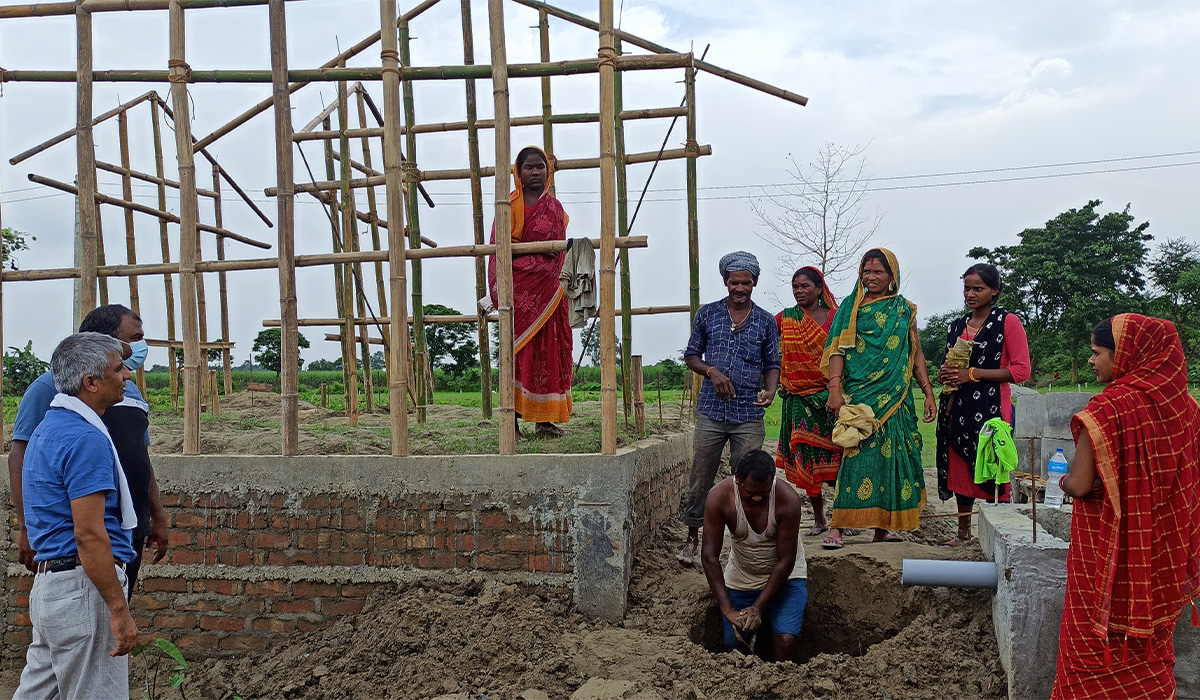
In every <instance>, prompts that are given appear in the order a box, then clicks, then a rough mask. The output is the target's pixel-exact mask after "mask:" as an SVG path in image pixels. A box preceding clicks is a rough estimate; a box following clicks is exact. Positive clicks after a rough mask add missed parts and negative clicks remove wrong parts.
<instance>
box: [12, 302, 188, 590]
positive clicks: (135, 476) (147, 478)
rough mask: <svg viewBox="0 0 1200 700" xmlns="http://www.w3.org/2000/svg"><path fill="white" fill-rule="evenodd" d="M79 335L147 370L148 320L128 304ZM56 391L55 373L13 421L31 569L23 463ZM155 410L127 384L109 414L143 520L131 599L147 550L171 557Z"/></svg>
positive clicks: (106, 311)
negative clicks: (115, 347)
mask: <svg viewBox="0 0 1200 700" xmlns="http://www.w3.org/2000/svg"><path fill="white" fill-rule="evenodd" d="M79 331H80V332H81V333H83V332H88V331H93V332H96V333H103V334H105V335H109V336H112V337H114V338H116V339H117V340H119V341H121V342H123V343H126V344H127V345H129V348H130V356H129V357H128V358H126V360H125V366H126V367H127V368H129V370H130V371H131V372H132V371H134V370H136V369H137V368H138V367H141V366H142V363H143V362H145V360H146V353H147V351H148V347H147V345H146V341H145V339H144V334H143V332H142V319H140V318H138V315H137V314H135V313H134V312H133V311H132V310H130V309H129V308H127V307H125V306H122V305H120V304H106V305H104V306H100V307H97V308H96V309H93V310H92V312H91V313H89V314H88V315H87V316H85V317H84V319H83V322H82V323H80V324H79ZM56 393H58V392H57V390H56V389H55V388H54V375H53V372H46V373H44V374H42V376H40V377H38V378H37V379H36V380H35V381H34V382H33V384H31V385H30V386H29V388H28V389H26V390H25V395H24V396H23V397H21V403H20V405H19V406H18V407H17V419H16V421H15V422H14V423H13V437H12V449H11V450H10V451H9V454H8V477H9V483H10V484H11V486H12V496H13V503H14V505H15V506H16V509H17V514H18V520H19V522H18V525H19V526H20V539H19V540H18V548H17V558H18V561H20V562H21V563H22V564H24V565H25V567H26V568H28V569H29V570H30V571H33V562H34V555H35V550H34V549H33V548H31V547H30V545H29V539H28V536H27V534H26V531H25V523H24V521H23V518H21V517H20V513H21V464H22V461H23V459H24V456H25V450H26V445H27V444H28V442H29V438H30V437H31V436H32V435H33V431H34V430H35V429H37V427H38V424H39V423H41V422H42V418H43V417H44V416H45V415H46V411H48V410H49V409H50V402H51V400H53V399H54V395H55V394H56ZM149 411H150V405H149V404H148V403H146V401H145V400H144V399H143V398H142V395H141V393H140V392H139V391H138V388H137V385H136V384H134V383H133V382H126V383H125V396H124V398H123V400H122V401H121V402H120V403H119V404H117V405H116V406H113V407H112V408H110V409H109V410H107V411H105V412H104V416H103V421H104V425H105V427H107V428H108V432H109V436H110V437H111V438H112V440H113V443H114V444H115V445H116V446H117V455H118V456H119V457H120V458H121V468H122V469H123V470H124V471H125V477H126V479H127V480H128V482H129V491H130V493H131V494H132V495H133V507H134V509H135V510H136V511H137V516H138V526H137V529H135V530H134V532H133V550H134V552H135V553H136V554H137V556H135V557H134V558H133V560H132V561H130V562H129V565H128V567H126V571H125V573H126V575H128V577H129V586H128V592H129V594H130V595H132V594H133V587H134V584H136V583H137V578H138V571H139V570H140V569H141V563H142V551H143V548H144V547H145V545H146V543H147V542H148V543H150V544H152V545H154V546H155V552H154V557H153V561H154V562H156V563H157V562H158V561H160V560H161V559H162V558H163V557H164V556H166V553H167V524H166V523H167V518H166V513H165V512H164V511H163V508H162V505H161V503H160V502H159V494H158V483H157V482H156V480H155V478H154V468H153V467H152V466H151V464H150V452H149V450H148V446H149V444H150V432H149V430H148V428H149V425H150V422H149Z"/></svg>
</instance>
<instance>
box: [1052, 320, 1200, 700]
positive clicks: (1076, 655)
mask: <svg viewBox="0 0 1200 700" xmlns="http://www.w3.org/2000/svg"><path fill="white" fill-rule="evenodd" d="M1113 338H1114V339H1115V340H1116V353H1115V354H1114V362H1113V382H1112V383H1111V384H1109V385H1108V386H1107V387H1105V389H1104V391H1103V392H1101V393H1100V394H1097V395H1096V396H1095V397H1093V398H1092V400H1091V402H1090V403H1088V406H1087V408H1086V409H1084V410H1083V411H1082V412H1080V413H1078V414H1076V415H1075V417H1074V419H1073V420H1072V422H1071V429H1072V432H1073V433H1074V434H1075V438H1076V440H1078V439H1079V436H1080V435H1081V434H1082V433H1083V432H1084V431H1087V434H1088V436H1089V437H1090V438H1091V440H1092V444H1093V445H1094V447H1095V454H1096V468H1097V471H1098V473H1099V475H1100V479H1101V480H1102V481H1103V483H1104V495H1103V497H1102V498H1080V499H1076V500H1075V505H1074V514H1073V517H1072V522H1071V548H1070V550H1069V552H1068V554H1067V593H1066V604H1065V607H1064V610H1063V619H1062V630H1061V633H1060V636H1059V642H1058V674H1057V676H1056V677H1055V681H1054V691H1053V693H1052V694H1051V697H1052V698H1056V699H1059V700H1068V699H1073V698H1173V697H1175V675H1174V667H1175V649H1174V645H1173V643H1172V633H1173V631H1174V626H1175V621H1176V620H1177V619H1178V617H1179V614H1180V612H1181V611H1182V610H1183V608H1184V607H1185V606H1187V605H1189V603H1191V601H1192V600H1194V599H1195V598H1196V597H1197V596H1200V406H1197V404H1196V401H1195V399H1193V398H1192V397H1191V396H1190V395H1189V394H1188V391H1187V366H1186V363H1185V361H1184V354H1183V347H1182V345H1181V344H1180V341H1179V335H1178V333H1177V332H1176V330H1175V326H1174V325H1172V324H1171V323H1170V322H1169V321H1164V320H1162V319H1158V318H1152V317H1149V316H1142V315H1139V314H1121V315H1119V316H1115V317H1114V318H1113Z"/></svg>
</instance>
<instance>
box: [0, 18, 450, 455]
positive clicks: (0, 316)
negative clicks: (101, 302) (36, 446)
mask: <svg viewBox="0 0 1200 700" xmlns="http://www.w3.org/2000/svg"><path fill="white" fill-rule="evenodd" d="M466 1H468V0H464V2H466ZM3 195H4V187H3V182H0V202H2V201H3V199H4V198H3ZM3 209H4V206H3V205H2V204H0V230H3V229H4V212H3ZM4 262H5V261H4V260H0V269H3V263H4ZM4 347H5V346H4V280H3V277H2V276H0V352H3V349H4ZM3 366H4V360H3V358H0V370H2V369H3ZM2 375H3V372H2V371H0V435H3V434H4V410H3V406H4V380H3V376H2Z"/></svg>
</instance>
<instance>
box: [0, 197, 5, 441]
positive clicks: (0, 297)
mask: <svg viewBox="0 0 1200 700" xmlns="http://www.w3.org/2000/svg"><path fill="white" fill-rule="evenodd" d="M3 194H4V188H3V187H0V201H3ZM3 208H4V206H3V205H2V204H0V210H3ZM3 229H4V215H3V211H0V230H3ZM4 262H5V261H4V260H3V259H0V272H3V268H4ZM3 353H4V275H3V274H0V436H3V435H4V377H3V374H4V372H3V368H4V359H3Z"/></svg>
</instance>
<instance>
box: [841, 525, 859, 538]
mask: <svg viewBox="0 0 1200 700" xmlns="http://www.w3.org/2000/svg"><path fill="white" fill-rule="evenodd" d="M861 534H862V530H859V529H857V528H853V527H844V528H842V537H854V536H855V535H861Z"/></svg>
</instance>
